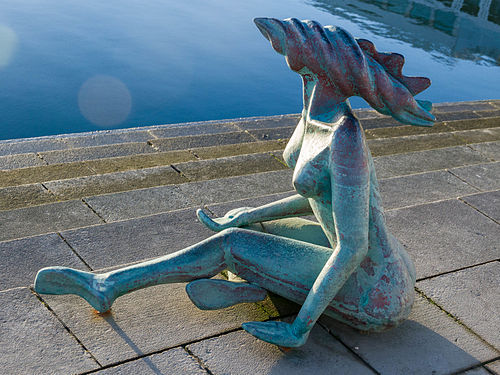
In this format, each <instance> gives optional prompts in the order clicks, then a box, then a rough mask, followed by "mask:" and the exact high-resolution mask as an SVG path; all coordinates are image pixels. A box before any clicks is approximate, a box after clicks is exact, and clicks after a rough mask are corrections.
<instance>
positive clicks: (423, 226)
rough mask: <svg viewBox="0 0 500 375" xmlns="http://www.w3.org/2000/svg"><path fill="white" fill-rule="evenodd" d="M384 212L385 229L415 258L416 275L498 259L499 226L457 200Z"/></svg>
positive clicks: (420, 275) (499, 248)
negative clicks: (386, 224) (386, 227)
mask: <svg viewBox="0 0 500 375" xmlns="http://www.w3.org/2000/svg"><path fill="white" fill-rule="evenodd" d="M385 214H386V219H387V222H388V226H389V229H390V230H391V232H392V233H393V234H394V235H395V236H396V238H398V239H399V240H400V242H401V243H402V244H403V245H404V247H405V248H406V250H407V251H408V252H409V253H410V255H411V257H412V258H413V260H414V261H415V266H416V268H417V278H423V277H429V276H433V275H436V274H439V273H442V272H448V271H453V270H456V269H459V268H463V267H468V266H472V265H475V264H478V263H483V262H487V261H490V260H494V259H497V258H498V254H499V251H500V243H499V242H498V238H500V226H499V225H498V224H496V223H495V222H493V221H492V220H490V219H488V218H487V217H485V216H484V215H482V214H480V213H479V212H477V211H476V210H475V209H474V208H472V207H470V206H468V205H466V204H465V203H463V202H461V201H459V200H449V201H441V202H435V203H430V204H424V205H420V206H413V207H409V208H402V209H397V210H389V211H386V213H385Z"/></svg>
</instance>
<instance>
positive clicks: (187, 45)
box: [0, 0, 500, 139]
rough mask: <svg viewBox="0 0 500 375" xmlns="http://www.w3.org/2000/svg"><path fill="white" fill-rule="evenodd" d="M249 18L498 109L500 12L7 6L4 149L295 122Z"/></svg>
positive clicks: (481, 7) (295, 103) (129, 2)
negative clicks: (400, 66) (397, 60)
mask: <svg viewBox="0 0 500 375" xmlns="http://www.w3.org/2000/svg"><path fill="white" fill-rule="evenodd" d="M254 17H276V18H288V17H296V18H300V19H314V20H317V21H319V22H320V23H322V24H323V25H329V24H330V25H337V26H341V27H344V28H345V29H347V30H348V31H349V32H350V33H351V34H353V35H354V36H355V37H359V38H365V39H369V40H371V41H373V42H374V43H375V45H376V46H377V49H378V50H379V51H387V52H398V53H401V54H403V55H404V56H405V57H406V64H405V67H404V73H405V74H406V75H419V76H427V77H430V78H431V79H432V81H433V84H432V86H431V87H430V88H429V89H428V90H426V91H424V92H423V93H422V94H420V95H419V98H421V99H427V100H431V101H434V102H446V101H463V100H481V99H492V98H496V99H498V98H500V92H499V89H498V87H499V85H500V0H461V1H456V0H441V1H437V0H436V1H423V0H418V1H411V0H398V1H395V0H377V1H364V0H355V1H349V2H345V1H340V0H339V1H335V0H305V1H302V0H295V1H294V0H287V1H284V0H274V1H263V0H254V1H246V2H242V1H234V0H233V1H229V0H215V1H210V2H208V1H200V0H191V1H189V2H179V1H171V0H162V1H159V0H151V1H147V2H145V1H139V0H121V1H117V0H109V1H106V2H100V1H95V0H87V1H86V2H76V1H56V0H46V1H39V0H3V1H2V6H1V11H0V139H12V138H22V137H34V136H42V135H52V134H63V133H73V132H82V131H93V130H104V129H115V128H128V127H136V126H147V125H156V124H166V123H178V122H189V121H203V120H216V119H228V118H238V117H248V116H266V115H275V114H286V113H297V112H300V111H301V109H302V108H301V107H302V98H301V81H300V79H299V77H298V76H297V75H296V74H295V73H293V72H291V71H290V70H289V69H288V67H287V66H286V64H285V62H284V59H283V57H282V56H280V55H278V54H277V53H276V52H274V51H273V50H272V48H271V47H270V45H269V43H268V42H267V41H266V40H265V39H264V38H263V37H262V35H261V34H260V33H259V31H258V30H257V28H256V27H255V25H254V24H253V22H252V19H253V18H254ZM351 104H352V105H353V107H366V106H367V104H366V103H365V102H364V101H363V100H362V99H359V98H353V99H352V100H351Z"/></svg>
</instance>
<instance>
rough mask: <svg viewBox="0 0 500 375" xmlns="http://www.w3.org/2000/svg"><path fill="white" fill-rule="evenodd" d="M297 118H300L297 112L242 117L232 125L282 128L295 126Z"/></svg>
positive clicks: (246, 127) (244, 128)
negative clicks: (249, 117)
mask: <svg viewBox="0 0 500 375" xmlns="http://www.w3.org/2000/svg"><path fill="white" fill-rule="evenodd" d="M299 120H300V115H299V114H292V115H283V116H269V117H260V118H251V119H242V120H240V121H235V122H234V125H235V126H237V127H238V128H240V129H243V130H254V129H270V128H284V127H295V126H297V124H298V122H299Z"/></svg>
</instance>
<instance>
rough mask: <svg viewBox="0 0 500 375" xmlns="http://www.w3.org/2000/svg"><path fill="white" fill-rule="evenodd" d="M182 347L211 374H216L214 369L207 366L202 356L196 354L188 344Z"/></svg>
mask: <svg viewBox="0 0 500 375" xmlns="http://www.w3.org/2000/svg"><path fill="white" fill-rule="evenodd" d="M182 348H183V349H184V350H185V351H186V353H188V354H189V355H190V356H191V357H192V358H193V359H194V360H195V361H196V362H197V363H198V365H199V366H200V367H201V368H202V369H203V370H205V371H206V372H207V374H209V375H214V373H213V372H212V371H210V369H209V368H208V367H207V365H206V364H205V363H204V362H203V361H202V360H201V358H200V357H198V356H197V355H196V354H194V353H193V352H192V351H191V350H189V349H188V348H187V346H186V345H183V346H182Z"/></svg>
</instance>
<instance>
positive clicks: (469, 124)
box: [446, 116, 500, 134]
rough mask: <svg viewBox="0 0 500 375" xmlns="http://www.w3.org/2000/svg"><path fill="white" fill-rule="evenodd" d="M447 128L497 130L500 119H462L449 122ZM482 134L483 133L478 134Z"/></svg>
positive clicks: (496, 117) (497, 117)
mask: <svg viewBox="0 0 500 375" xmlns="http://www.w3.org/2000/svg"><path fill="white" fill-rule="evenodd" d="M446 126H447V127H449V128H451V129H452V130H469V129H484V128H495V127H498V126H500V117H499V116H495V117H481V118H479V119H460V120H456V121H447V122H446ZM477 133H479V134H480V133H482V132H480V131H479V132H477ZM473 134H475V133H473Z"/></svg>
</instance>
